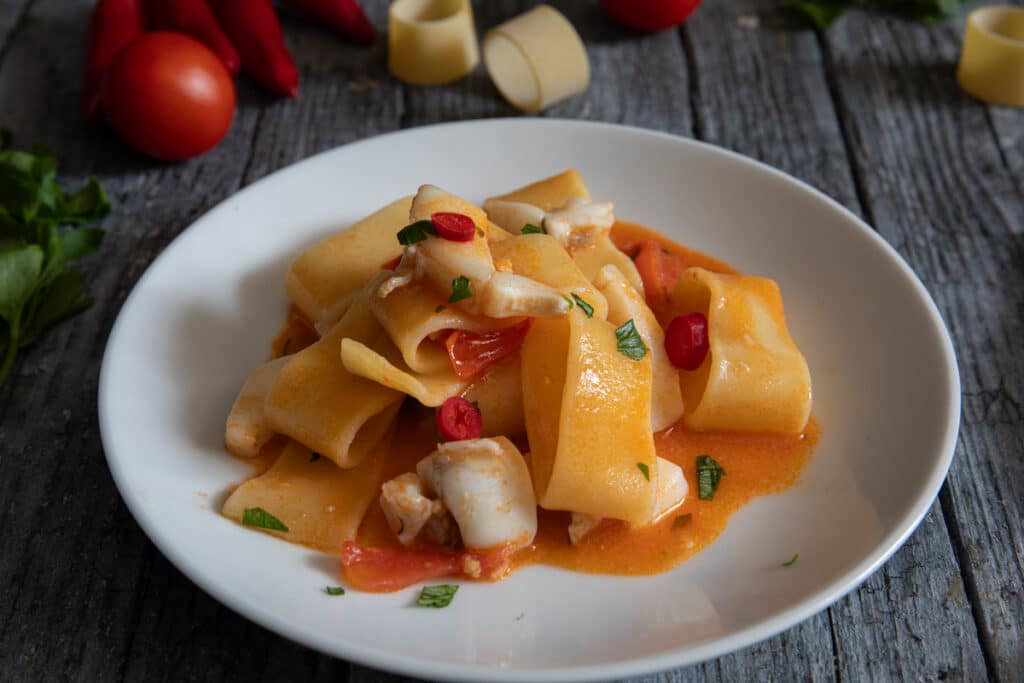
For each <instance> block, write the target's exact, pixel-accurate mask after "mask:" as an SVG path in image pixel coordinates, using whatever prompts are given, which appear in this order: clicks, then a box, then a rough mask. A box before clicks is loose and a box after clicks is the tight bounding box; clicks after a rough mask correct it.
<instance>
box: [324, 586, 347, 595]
mask: <svg viewBox="0 0 1024 683" xmlns="http://www.w3.org/2000/svg"><path fill="white" fill-rule="evenodd" d="M324 593H327V594H328V595H344V594H345V589H344V588H342V587H341V586H326V587H325V588H324Z"/></svg>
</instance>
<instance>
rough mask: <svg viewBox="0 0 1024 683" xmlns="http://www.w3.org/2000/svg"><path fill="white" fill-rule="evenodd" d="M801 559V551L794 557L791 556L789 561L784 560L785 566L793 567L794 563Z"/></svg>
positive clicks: (783, 564)
mask: <svg viewBox="0 0 1024 683" xmlns="http://www.w3.org/2000/svg"><path fill="white" fill-rule="evenodd" d="M799 561H800V553H796V554H795V555H793V557H791V558H789V562H783V563H782V566H783V567H792V566H793V565H794V564H796V563H797V562H799Z"/></svg>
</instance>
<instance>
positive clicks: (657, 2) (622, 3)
mask: <svg viewBox="0 0 1024 683" xmlns="http://www.w3.org/2000/svg"><path fill="white" fill-rule="evenodd" d="M699 4H700V0H601V6H602V7H604V10H605V11H606V12H608V14H610V15H612V18H614V19H615V20H616V21H618V22H619V23H620V24H624V25H626V26H628V27H630V28H631V29H634V30H636V31H644V32H648V33H653V32H654V31H661V30H663V29H666V28H669V27H671V26H678V25H679V24H681V23H683V22H684V21H686V18H687V17H689V16H690V14H692V13H693V10H695V9H697V5H699Z"/></svg>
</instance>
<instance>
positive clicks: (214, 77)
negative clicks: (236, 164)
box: [103, 31, 235, 161]
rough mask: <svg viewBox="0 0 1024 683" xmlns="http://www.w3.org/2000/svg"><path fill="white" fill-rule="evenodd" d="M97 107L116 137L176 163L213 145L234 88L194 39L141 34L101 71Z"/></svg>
mask: <svg viewBox="0 0 1024 683" xmlns="http://www.w3.org/2000/svg"><path fill="white" fill-rule="evenodd" d="M103 105H104V108H105V110H106V112H107V118H108V120H109V121H110V125H111V126H112V127H113V128H114V130H115V131H117V134H118V135H120V136H121V138H122V139H123V140H124V141H125V142H127V143H128V144H129V145H131V146H132V147H135V148H136V149H138V150H139V151H140V152H143V153H144V154H147V155H149V156H151V157H154V158H157V159H163V160H166V161H181V160H182V159H189V158H191V157H194V156H197V155H199V154H202V153H203V152H205V151H207V150H209V149H210V148H211V147H213V146H214V145H216V144H217V143H218V142H220V141H221V139H222V138H223V137H224V135H225V134H226V133H227V131H228V128H230V127H231V119H232V118H233V117H234V115H235V86H234V84H233V83H232V82H231V77H230V76H229V75H228V72H227V70H226V69H225V68H224V64H223V63H222V62H221V60H220V59H219V58H218V57H217V55H216V54H214V53H213V51H212V50H210V48H208V47H206V46H205V45H203V44H202V43H200V42H199V41H198V40H196V39H194V38H190V37H189V36H186V35H182V34H179V33H171V32H167V31H156V32H154V33H147V34H146V35H144V36H142V37H141V38H139V39H138V40H136V41H134V42H133V43H131V44H130V45H128V47H126V48H124V49H123V50H122V51H121V52H120V53H119V54H118V56H117V59H115V60H114V63H113V64H112V65H111V67H110V69H109V70H108V71H107V74H106V77H105V78H104V83H103Z"/></svg>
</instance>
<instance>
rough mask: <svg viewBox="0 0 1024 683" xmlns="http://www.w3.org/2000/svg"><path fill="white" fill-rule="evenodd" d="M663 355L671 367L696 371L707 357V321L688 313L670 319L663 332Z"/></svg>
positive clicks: (700, 315) (700, 316) (702, 316)
mask: <svg viewBox="0 0 1024 683" xmlns="http://www.w3.org/2000/svg"><path fill="white" fill-rule="evenodd" d="M665 353H667V354H668V359H669V360H670V361H672V365H674V366H676V367H677V368H681V369H683V370H696V369H697V368H699V367H700V364H701V363H703V362H704V359H705V358H706V357H707V355H708V319H707V318H705V317H704V314H703V313H690V314H688V315H680V316H678V317H676V318H673V319H672V322H670V323H669V324H668V328H667V329H666V330H665Z"/></svg>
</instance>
